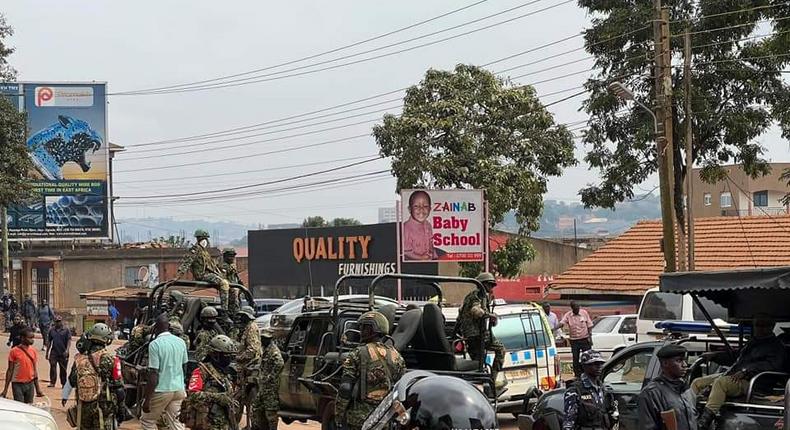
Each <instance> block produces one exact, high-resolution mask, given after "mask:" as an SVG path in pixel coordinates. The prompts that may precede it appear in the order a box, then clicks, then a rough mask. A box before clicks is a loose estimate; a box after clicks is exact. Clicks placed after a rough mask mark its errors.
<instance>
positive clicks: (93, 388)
mask: <svg viewBox="0 0 790 430" xmlns="http://www.w3.org/2000/svg"><path fill="white" fill-rule="evenodd" d="M103 352H104V351H96V352H94V353H93V354H77V356H76V357H74V363H75V365H76V367H77V398H78V399H79V400H80V401H82V402H94V401H96V400H98V399H99V393H100V392H101V386H102V382H101V376H100V375H99V369H98V367H97V366H96V364H95V362H96V361H98V360H101V356H102V353H103Z"/></svg>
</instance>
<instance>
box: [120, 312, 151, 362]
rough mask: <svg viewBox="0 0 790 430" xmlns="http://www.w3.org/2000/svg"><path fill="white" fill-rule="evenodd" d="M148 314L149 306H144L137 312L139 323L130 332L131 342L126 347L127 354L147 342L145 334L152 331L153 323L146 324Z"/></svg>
mask: <svg viewBox="0 0 790 430" xmlns="http://www.w3.org/2000/svg"><path fill="white" fill-rule="evenodd" d="M147 314H148V306H146V307H144V308H142V309H141V310H139V312H138V313H137V325H136V326H134V327H132V331H131V332H130V333H129V344H128V346H127V347H126V351H127V354H131V353H133V352H135V351H137V350H138V349H140V347H142V346H143V345H144V344H145V336H146V335H148V334H150V333H151V325H150V324H146V320H145V318H146V315H147Z"/></svg>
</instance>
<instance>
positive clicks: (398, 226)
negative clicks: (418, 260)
mask: <svg viewBox="0 0 790 430" xmlns="http://www.w3.org/2000/svg"><path fill="white" fill-rule="evenodd" d="M400 203H401V202H400V201H399V200H397V199H396V200H395V250H396V251H395V254H396V255H395V271H396V272H397V273H401V259H402V257H403V256H402V255H401V251H402V247H401V243H400V241H401V231H400V229H401V226H402V221H403V218H402V217H403V214H401V211H400V206H401V205H400ZM397 283H398V301H401V300H403V287H402V285H401V280H400V279H398V280H397Z"/></svg>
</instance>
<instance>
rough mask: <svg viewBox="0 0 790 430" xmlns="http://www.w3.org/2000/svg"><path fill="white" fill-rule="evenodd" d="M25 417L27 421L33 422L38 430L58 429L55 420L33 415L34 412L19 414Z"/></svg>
mask: <svg viewBox="0 0 790 430" xmlns="http://www.w3.org/2000/svg"><path fill="white" fill-rule="evenodd" d="M21 415H22V416H24V417H25V419H26V420H27V422H29V423H30V424H33V426H35V427H36V429H38V430H58V426H57V424H55V421H54V420H53V419H52V418H50V417H46V416H43V415H35V414H21Z"/></svg>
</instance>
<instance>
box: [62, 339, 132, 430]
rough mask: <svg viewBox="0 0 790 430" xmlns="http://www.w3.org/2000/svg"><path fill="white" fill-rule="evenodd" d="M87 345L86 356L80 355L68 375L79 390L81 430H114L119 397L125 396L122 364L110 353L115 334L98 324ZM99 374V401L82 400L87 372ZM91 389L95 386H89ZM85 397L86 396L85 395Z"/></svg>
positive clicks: (78, 402) (78, 403)
mask: <svg viewBox="0 0 790 430" xmlns="http://www.w3.org/2000/svg"><path fill="white" fill-rule="evenodd" d="M85 337H86V340H87V341H88V345H85V346H84V348H85V349H86V353H85V354H77V356H76V357H75V358H74V365H73V366H72V368H71V374H70V375H69V383H70V384H71V386H72V387H77V408H81V411H80V412H79V414H78V416H80V423H79V428H81V429H85V430H88V429H91V430H93V429H96V430H113V429H115V428H116V427H115V425H116V424H115V420H116V414H117V413H118V412H119V410H118V404H120V401H122V400H123V399H122V398H119V394H122V393H123V381H122V380H121V364H120V361H118V358H117V357H116V356H115V352H113V351H110V350H108V349H107V345H109V344H110V343H111V342H112V338H113V334H112V330H110V327H108V326H107V324H104V323H97V324H95V325H94V326H93V327H91V329H90V330H89V331H88V333H87V336H85ZM86 370H87V371H88V372H95V371H98V377H99V380H100V382H101V384H100V386H99V391H98V395H99V396H98V398H97V399H96V400H94V401H90V402H88V401H82V400H80V386H82V385H85V384H84V383H82V384H81V382H82V381H80V379H82V378H88V377H89V376H88V375H86V373H85V371H86ZM88 385H92V384H88ZM83 394H84V393H83Z"/></svg>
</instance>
